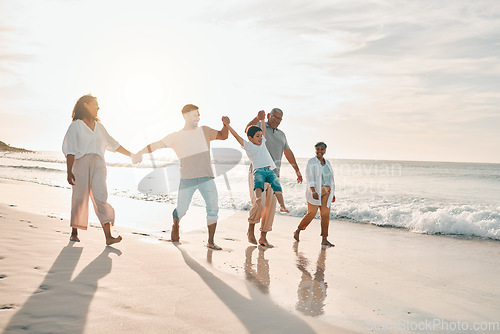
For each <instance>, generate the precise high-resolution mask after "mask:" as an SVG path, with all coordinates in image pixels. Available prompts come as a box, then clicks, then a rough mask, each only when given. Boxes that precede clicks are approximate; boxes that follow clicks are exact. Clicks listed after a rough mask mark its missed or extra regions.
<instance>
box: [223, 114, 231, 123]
mask: <svg viewBox="0 0 500 334" xmlns="http://www.w3.org/2000/svg"><path fill="white" fill-rule="evenodd" d="M230 123H231V120H230V119H229V117H227V116H222V124H224V125H229V124H230Z"/></svg>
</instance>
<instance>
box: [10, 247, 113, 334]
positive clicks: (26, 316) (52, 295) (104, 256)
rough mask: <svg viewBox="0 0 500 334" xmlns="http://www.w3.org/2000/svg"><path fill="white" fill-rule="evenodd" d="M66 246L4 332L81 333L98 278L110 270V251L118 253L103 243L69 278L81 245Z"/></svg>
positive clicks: (79, 253) (76, 261) (80, 251)
mask: <svg viewBox="0 0 500 334" xmlns="http://www.w3.org/2000/svg"><path fill="white" fill-rule="evenodd" d="M73 246H74V242H70V243H69V244H68V245H67V246H65V247H64V248H63V249H62V251H61V253H60V254H59V256H58V257H57V259H56V261H55V262H54V264H53V265H52V267H51V268H50V270H49V272H48V273H47V276H45V279H44V281H43V282H42V284H41V285H40V287H39V288H38V290H37V291H35V292H34V293H33V295H32V296H31V297H30V298H29V299H28V300H27V301H26V303H25V304H24V305H23V307H22V308H21V309H20V310H19V311H18V312H17V313H16V314H15V315H14V317H13V318H12V320H11V321H10V322H9V324H8V326H7V328H6V329H5V332H4V333H19V332H34V333H82V332H83V330H84V327H85V323H86V320H87V313H88V310H89V305H90V303H91V301H92V298H93V297H94V294H95V292H96V291H97V283H98V281H99V279H101V278H103V277H105V276H106V275H107V274H109V273H110V272H111V262H112V261H111V258H110V257H109V254H111V253H115V254H117V255H120V254H121V252H120V251H119V250H117V249H116V248H113V247H109V246H108V247H106V248H105V249H104V250H103V252H102V253H101V254H100V255H99V256H97V257H96V258H95V259H94V260H93V261H92V262H91V263H90V264H89V265H88V266H87V267H85V269H83V270H82V271H81V272H80V274H78V276H77V277H76V278H75V279H73V280H71V276H72V275H73V271H74V270H75V268H76V265H77V263H78V260H79V259H80V256H81V254H82V250H83V248H80V247H73Z"/></svg>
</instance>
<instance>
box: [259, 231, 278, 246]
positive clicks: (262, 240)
mask: <svg viewBox="0 0 500 334" xmlns="http://www.w3.org/2000/svg"><path fill="white" fill-rule="evenodd" d="M266 235H267V232H260V239H259V244H260V245H261V246H265V247H269V248H273V247H274V246H273V245H271V244H270V243H269V241H267V239H266Z"/></svg>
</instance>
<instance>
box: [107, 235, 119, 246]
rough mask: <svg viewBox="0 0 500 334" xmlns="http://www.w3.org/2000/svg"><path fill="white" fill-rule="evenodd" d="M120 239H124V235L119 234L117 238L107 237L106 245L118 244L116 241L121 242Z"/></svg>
mask: <svg viewBox="0 0 500 334" xmlns="http://www.w3.org/2000/svg"><path fill="white" fill-rule="evenodd" d="M120 241H122V237H121V236H118V237H117V238H112V237H111V238H106V245H108V246H109V245H112V244H116V243H119V242H120Z"/></svg>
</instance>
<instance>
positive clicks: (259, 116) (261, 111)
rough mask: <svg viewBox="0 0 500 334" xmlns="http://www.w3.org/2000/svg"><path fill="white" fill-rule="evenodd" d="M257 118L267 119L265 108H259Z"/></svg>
mask: <svg viewBox="0 0 500 334" xmlns="http://www.w3.org/2000/svg"><path fill="white" fill-rule="evenodd" d="M257 119H259V120H261V121H264V120H265V119H266V112H265V111H264V110H259V112H258V113H257Z"/></svg>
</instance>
